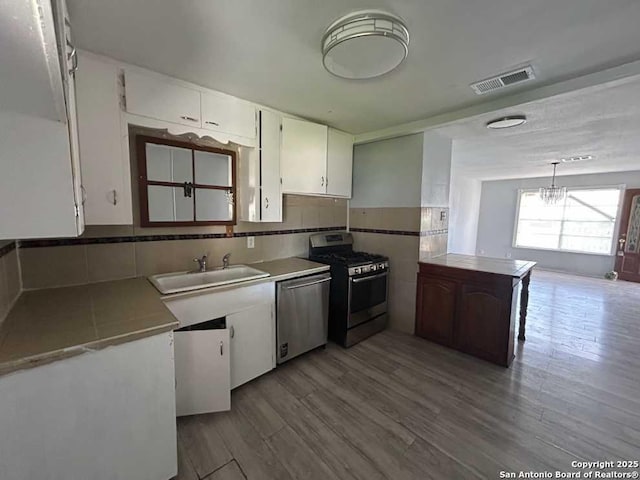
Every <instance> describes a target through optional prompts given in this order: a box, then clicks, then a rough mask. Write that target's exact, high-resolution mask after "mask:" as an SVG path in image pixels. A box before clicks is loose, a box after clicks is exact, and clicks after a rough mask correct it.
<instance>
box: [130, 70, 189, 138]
mask: <svg viewBox="0 0 640 480" xmlns="http://www.w3.org/2000/svg"><path fill="white" fill-rule="evenodd" d="M125 91H126V95H127V112H129V113H132V114H134V115H141V116H143V117H149V118H153V119H158V120H164V121H166V122H171V123H179V124H181V125H189V126H192V127H196V128H200V127H201V118H200V92H199V91H198V90H194V89H190V88H187V87H183V86H180V85H178V84H174V83H171V82H169V81H166V80H164V79H160V78H156V77H155V76H151V75H143V74H139V73H137V72H133V71H129V70H126V71H125Z"/></svg>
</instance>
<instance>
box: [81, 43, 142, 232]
mask: <svg viewBox="0 0 640 480" xmlns="http://www.w3.org/2000/svg"><path fill="white" fill-rule="evenodd" d="M78 63H79V66H80V68H79V69H78V73H77V75H76V77H77V78H76V97H77V109H78V130H79V136H80V164H81V166H82V184H83V186H84V189H85V192H86V193H85V196H86V200H85V205H84V211H85V221H86V223H87V225H128V224H131V223H133V218H132V210H131V180H130V178H129V175H130V173H129V172H130V170H129V165H128V158H127V156H126V155H123V152H122V134H121V125H120V98H119V85H118V75H119V71H120V69H119V68H118V65H117V64H115V63H111V62H107V61H104V60H102V59H99V58H97V57H95V56H94V55H91V54H85V53H80V55H79V59H78Z"/></svg>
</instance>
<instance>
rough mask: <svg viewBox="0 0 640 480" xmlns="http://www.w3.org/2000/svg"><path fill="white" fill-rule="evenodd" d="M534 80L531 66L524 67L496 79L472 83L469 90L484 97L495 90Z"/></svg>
mask: <svg viewBox="0 0 640 480" xmlns="http://www.w3.org/2000/svg"><path fill="white" fill-rule="evenodd" d="M534 78H536V76H535V74H534V73H533V68H532V67H531V65H527V66H526V67H523V68H519V69H518V70H513V71H512V72H507V73H503V74H502V75H498V76H497V77H492V78H487V79H486V80H482V81H481V82H476V83H472V84H471V88H473V91H474V92H476V93H477V94H478V95H484V94H485V93H489V92H495V91H496V90H500V89H503V88H506V87H510V86H511V85H517V84H519V83H523V82H528V81H529V80H533V79H534Z"/></svg>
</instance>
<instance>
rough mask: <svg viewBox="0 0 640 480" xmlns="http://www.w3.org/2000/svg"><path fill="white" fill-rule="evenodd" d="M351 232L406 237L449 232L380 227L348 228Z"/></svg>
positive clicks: (428, 235)
mask: <svg viewBox="0 0 640 480" xmlns="http://www.w3.org/2000/svg"><path fill="white" fill-rule="evenodd" d="M350 230H351V231H352V232H362V233H379V234H382V235H403V236H408V237H432V236H434V235H443V234H446V233H449V230H448V229H441V230H425V231H422V232H414V231H411V230H384V229H380V228H353V227H352V228H350Z"/></svg>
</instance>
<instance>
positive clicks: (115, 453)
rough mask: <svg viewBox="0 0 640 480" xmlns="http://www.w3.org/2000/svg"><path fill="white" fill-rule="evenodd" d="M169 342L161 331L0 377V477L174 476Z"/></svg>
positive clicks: (113, 479) (150, 479)
mask: <svg viewBox="0 0 640 480" xmlns="http://www.w3.org/2000/svg"><path fill="white" fill-rule="evenodd" d="M172 339H173V333H172V332H165V333H159V334H157V335H153V336H151V337H145V338H141V339H139V340H134V341H131V342H127V343H122V344H120V345H114V346H110V347H106V348H102V349H97V350H95V351H88V352H86V353H82V354H80V355H75V356H73V357H70V358H65V359H62V360H58V361H55V362H53V363H49V364H46V365H40V366H37V367H33V368H28V369H25V370H19V371H16V372H13V373H11V374H10V375H3V376H2V377H0V399H2V400H1V401H0V431H1V432H2V435H0V478H2V479H3V480H9V479H11V480H27V479H34V478H42V479H44V478H47V479H51V480H53V479H64V480H75V479H78V480H84V479H91V480H133V479H137V480H160V479H169V478H173V477H175V475H176V474H177V465H178V464H177V457H176V419H175V394H174V376H173V372H174V370H173V368H174V363H173V358H172V356H173V345H172ZM89 350H90V349H89Z"/></svg>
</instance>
